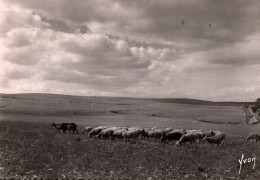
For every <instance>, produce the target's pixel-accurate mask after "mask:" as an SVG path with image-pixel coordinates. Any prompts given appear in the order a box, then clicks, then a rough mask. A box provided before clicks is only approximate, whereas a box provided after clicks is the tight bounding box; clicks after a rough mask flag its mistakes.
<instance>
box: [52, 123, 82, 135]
mask: <svg viewBox="0 0 260 180" xmlns="http://www.w3.org/2000/svg"><path fill="white" fill-rule="evenodd" d="M52 126H54V127H56V129H57V131H60V130H61V131H63V133H66V132H67V130H68V131H69V132H71V131H72V132H73V133H75V132H77V133H78V129H77V127H78V126H77V125H76V124H75V123H61V124H55V123H52Z"/></svg>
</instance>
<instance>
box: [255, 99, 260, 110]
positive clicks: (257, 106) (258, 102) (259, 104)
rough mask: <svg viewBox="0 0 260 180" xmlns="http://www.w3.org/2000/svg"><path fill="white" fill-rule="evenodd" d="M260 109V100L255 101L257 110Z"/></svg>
mask: <svg viewBox="0 0 260 180" xmlns="http://www.w3.org/2000/svg"><path fill="white" fill-rule="evenodd" d="M257 109H260V98H257V99H256V101H255V110H257Z"/></svg>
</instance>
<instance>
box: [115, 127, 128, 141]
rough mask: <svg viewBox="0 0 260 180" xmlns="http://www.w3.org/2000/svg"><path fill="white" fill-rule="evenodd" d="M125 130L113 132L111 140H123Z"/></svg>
mask: <svg viewBox="0 0 260 180" xmlns="http://www.w3.org/2000/svg"><path fill="white" fill-rule="evenodd" d="M126 131H127V129H118V130H116V131H115V132H114V134H113V136H112V139H117V140H123V135H122V134H123V132H126Z"/></svg>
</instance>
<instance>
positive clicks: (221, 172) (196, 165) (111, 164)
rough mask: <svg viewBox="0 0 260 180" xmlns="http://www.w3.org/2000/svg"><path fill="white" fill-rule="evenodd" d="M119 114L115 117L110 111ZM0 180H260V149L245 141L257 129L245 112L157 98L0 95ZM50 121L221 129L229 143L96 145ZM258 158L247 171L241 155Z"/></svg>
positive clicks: (101, 141) (230, 107)
mask: <svg viewBox="0 0 260 180" xmlns="http://www.w3.org/2000/svg"><path fill="white" fill-rule="evenodd" d="M113 110H114V111H118V113H111V111H113ZM0 113H1V114H0V178H6V179H9V178H15V179H18V178H38V179H39V178H44V179H46V178H51V179H56V178H59V179H60V178H70V179H71V178H76V179H77V178H91V179H93V178H96V179H97V178H102V179H104V178H108V179H113V178H115V179H118V178H121V179H123V178H127V179H136V178H137V177H138V178H140V179H145V178H150V177H151V178H153V179H158V178H161V179H184V178H188V179H221V178H224V179H228V178H231V179H232V178H235V179H237V178H239V179H260V160H259V159H260V143H258V144H256V143H246V142H245V137H246V136H247V135H248V134H249V133H250V132H254V131H258V132H259V133H260V126H259V125H256V126H243V125H236V124H239V123H241V122H242V121H243V120H244V117H243V111H242V109H241V108H240V106H226V105H225V106H224V105H223V104H222V105H212V104H211V105H205V104H204V105H203V104H175V103H162V102H160V101H158V100H147V99H128V98H97V97H74V96H61V95H46V94H33V95H32V94H22V95H0ZM52 122H56V123H59V122H75V123H77V124H78V125H79V126H80V131H81V130H82V129H83V127H84V126H98V125H116V126H128V127H130V126H141V127H154V126H157V127H158V128H165V127H172V128H176V129H181V128H184V129H203V130H210V129H212V130H220V131H223V132H224V133H225V134H226V135H227V139H226V145H225V146H219V147H212V146H211V145H209V144H200V145H199V148H198V149H196V148H195V147H190V146H183V147H176V146H175V145H173V144H162V143H160V142H153V141H149V142H147V141H138V142H135V141H133V142H132V143H127V142H116V141H110V140H96V139H95V140H91V139H88V138H87V135H82V134H69V133H67V134H63V133H57V132H56V130H55V129H54V127H51V126H50V125H51V123H52ZM242 154H245V157H252V156H255V157H256V167H255V169H254V170H253V169H252V166H253V165H252V164H248V165H245V166H244V167H242V171H241V175H240V176H239V174H238V171H239V162H238V159H240V158H241V155H242Z"/></svg>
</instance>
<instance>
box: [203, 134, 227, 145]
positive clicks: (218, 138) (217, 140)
mask: <svg viewBox="0 0 260 180" xmlns="http://www.w3.org/2000/svg"><path fill="white" fill-rule="evenodd" d="M225 138H226V135H225V134H224V133H222V132H220V131H217V132H216V133H215V135H214V136H212V137H204V139H203V141H207V142H209V143H210V144H212V145H213V144H217V146H218V145H219V144H221V143H222V142H224V140H225ZM223 145H224V144H223Z"/></svg>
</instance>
